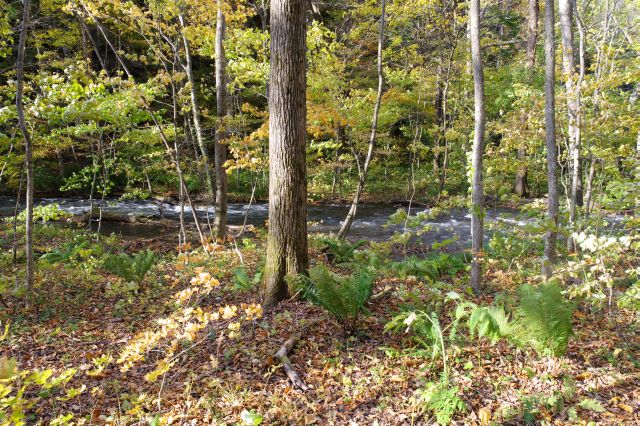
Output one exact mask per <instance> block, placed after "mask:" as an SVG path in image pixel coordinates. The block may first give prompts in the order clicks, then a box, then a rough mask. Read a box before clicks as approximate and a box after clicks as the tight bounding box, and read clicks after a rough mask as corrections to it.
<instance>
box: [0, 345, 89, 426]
mask: <svg viewBox="0 0 640 426" xmlns="http://www.w3.org/2000/svg"><path fill="white" fill-rule="evenodd" d="M75 373H76V370H75V369H69V370H65V371H63V372H62V373H61V374H60V375H58V376H54V374H53V371H52V370H33V371H30V370H21V369H20V368H18V363H17V362H16V360H15V359H13V358H4V357H0V425H17V426H21V425H25V424H27V422H28V419H27V416H26V415H27V412H28V410H30V409H31V408H32V407H33V406H34V405H35V404H36V403H37V402H38V401H39V400H41V399H42V398H46V397H48V396H50V395H52V394H54V393H56V392H59V390H60V389H61V388H63V387H64V385H65V384H66V383H67V382H69V380H71V378H72V377H73V376H74V374H75ZM84 389H85V387H84V386H82V387H80V388H77V389H67V390H66V393H65V394H64V395H62V396H59V397H58V399H61V400H69V399H71V398H75V397H76V396H77V395H79V394H80V393H82V391H84ZM67 417H68V415H67Z"/></svg>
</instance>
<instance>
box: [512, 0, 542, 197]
mask: <svg viewBox="0 0 640 426" xmlns="http://www.w3.org/2000/svg"><path fill="white" fill-rule="evenodd" d="M538 13H539V7H538V0H529V16H528V23H527V78H528V79H529V81H531V80H532V78H533V75H532V74H533V69H534V67H535V64H536V44H537V41H538ZM523 115H524V113H523ZM524 121H526V116H524V117H523V122H524ZM517 158H518V162H521V163H524V162H525V161H526V148H525V141H524V140H521V141H520V146H519V147H518V157H517ZM528 174H529V172H528V170H527V166H526V164H524V165H522V166H521V167H520V169H519V170H518V171H517V172H516V181H515V183H514V185H513V192H514V194H516V195H517V196H518V197H522V198H525V197H527V196H529V182H528Z"/></svg>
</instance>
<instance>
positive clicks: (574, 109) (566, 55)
mask: <svg viewBox="0 0 640 426" xmlns="http://www.w3.org/2000/svg"><path fill="white" fill-rule="evenodd" d="M558 14H559V16H560V33H561V35H562V69H563V72H564V79H565V88H566V92H567V113H568V118H569V120H568V123H569V127H568V135H569V157H570V170H571V196H570V198H569V226H570V227H571V228H572V227H573V226H574V225H575V221H576V209H577V204H578V195H579V194H578V191H579V187H580V184H579V182H578V181H579V180H580V178H581V176H580V132H579V130H578V101H579V98H578V97H579V88H578V86H577V84H576V81H575V80H574V77H575V70H576V65H575V55H574V54H573V28H572V25H573V8H572V2H571V0H559V1H558ZM567 242H568V248H569V249H570V250H573V249H574V248H575V247H574V244H573V239H572V238H568V239H567Z"/></svg>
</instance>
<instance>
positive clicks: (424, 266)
mask: <svg viewBox="0 0 640 426" xmlns="http://www.w3.org/2000/svg"><path fill="white" fill-rule="evenodd" d="M391 268H392V270H393V271H394V272H395V273H396V274H397V275H398V277H400V278H406V277H408V276H415V277H422V278H430V279H431V280H437V279H440V278H442V277H444V276H446V275H455V274H457V273H458V272H459V271H461V270H463V269H464V268H465V263H464V260H463V259H462V258H461V257H459V256H452V255H450V254H448V253H441V254H438V255H435V256H430V257H428V258H426V259H420V258H418V257H415V256H411V257H409V258H407V259H405V260H404V261H402V262H395V263H393V264H392V265H391Z"/></svg>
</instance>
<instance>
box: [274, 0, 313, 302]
mask: <svg viewBox="0 0 640 426" xmlns="http://www.w3.org/2000/svg"><path fill="white" fill-rule="evenodd" d="M305 6H306V1H305V0H273V1H272V2H271V69H270V73H269V231H268V237H267V259H266V264H265V270H264V283H263V286H264V288H263V290H264V294H263V296H264V306H265V308H267V309H268V308H271V307H273V306H274V305H276V304H277V303H278V302H279V301H280V300H282V299H285V298H287V297H288V296H289V291H288V288H287V284H286V282H285V280H284V278H285V276H287V275H296V274H300V273H304V272H305V271H306V270H307V268H308V263H309V259H308V253H307V183H306V177H307V176H306V175H307V171H306V156H305V152H306V124H307V107H306V72H305V71H306V70H305V61H306V25H305Z"/></svg>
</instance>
